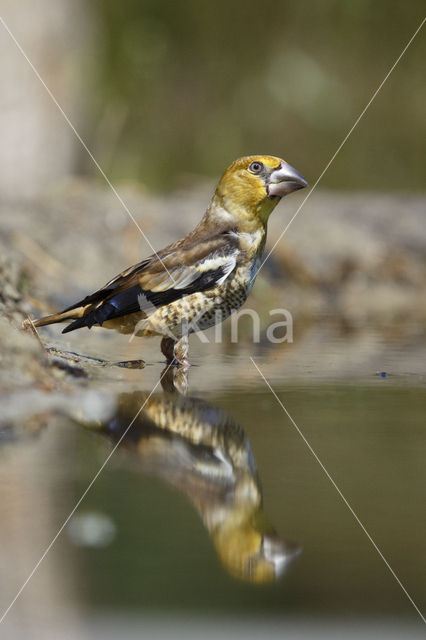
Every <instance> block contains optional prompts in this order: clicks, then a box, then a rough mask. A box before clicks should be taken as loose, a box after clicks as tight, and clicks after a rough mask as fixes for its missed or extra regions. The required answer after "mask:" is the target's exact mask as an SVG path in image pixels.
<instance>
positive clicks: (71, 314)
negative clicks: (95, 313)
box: [24, 307, 84, 327]
mask: <svg viewBox="0 0 426 640" xmlns="http://www.w3.org/2000/svg"><path fill="white" fill-rule="evenodd" d="M83 315H84V307H78V308H77V309H70V310H69V311H63V312H62V313H53V314H52V315H50V316H44V317H43V318H39V319H38V320H35V321H34V322H33V324H34V326H35V327H44V325H46V324H55V323H56V322H65V320H78V319H79V318H82V317H83ZM27 322H29V321H28V320H25V321H24V324H25V323H27Z"/></svg>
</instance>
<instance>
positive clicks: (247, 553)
mask: <svg viewBox="0 0 426 640" xmlns="http://www.w3.org/2000/svg"><path fill="white" fill-rule="evenodd" d="M178 375H179V376H180V378H179V380H177V378H176V371H175V370H173V369H170V368H169V369H168V370H166V371H165V373H163V376H162V386H163V390H164V391H163V392H162V393H159V394H155V395H152V396H151V397H148V394H147V393H143V392H134V393H122V394H120V396H119V398H118V403H117V408H116V411H115V413H114V415H113V417H112V418H111V419H110V420H109V421H108V422H105V423H103V424H102V427H101V430H102V433H103V434H105V435H107V436H108V437H109V438H111V439H112V440H113V441H114V442H118V441H119V440H120V438H123V439H122V441H121V442H120V448H121V449H123V448H126V449H128V450H129V451H132V452H134V453H135V454H136V455H137V457H138V462H139V463H140V465H141V468H142V470H143V471H144V472H145V473H148V474H150V475H155V476H157V477H160V478H161V479H162V480H164V481H166V482H167V483H169V484H170V485H172V486H173V487H175V488H176V489H178V490H179V491H181V492H182V493H184V494H185V495H186V496H187V497H188V498H189V499H190V500H191V502H192V503H193V505H194V506H195V508H196V509H197V511H198V513H199V515H200V517H201V519H202V521H203V523H204V525H205V527H206V529H207V531H208V533H209V535H210V537H211V540H212V542H213V545H214V547H215V549H216V552H217V554H218V556H219V558H220V561H221V563H222V564H223V566H224V567H225V568H226V569H227V571H228V572H229V573H230V574H231V575H233V576H234V577H237V578H240V579H242V580H246V581H250V582H253V583H266V582H271V581H274V580H276V579H277V578H279V577H280V576H281V575H282V574H283V573H284V571H285V569H286V568H287V566H288V564H289V563H290V561H291V560H292V559H294V558H295V557H296V556H297V555H298V554H299V552H300V547H299V546H298V545H297V544H295V543H292V542H289V541H287V540H283V539H281V538H279V537H278V536H277V534H276V533H275V531H274V529H273V527H272V526H271V524H270V523H269V521H268V520H267V518H266V516H265V513H264V511H263V506H262V491H261V487H260V482H259V477H258V474H257V469H256V462H255V460H254V457H253V453H252V451H251V447H250V443H249V440H248V438H247V436H246V435H245V433H244V431H243V429H242V428H241V426H240V425H239V424H237V423H236V422H235V421H234V420H233V419H232V418H231V417H230V416H229V415H228V414H227V413H226V412H225V411H223V410H221V409H219V408H217V407H215V406H214V405H212V404H210V403H208V402H205V401H204V400H201V399H198V398H191V397H187V396H185V395H182V394H181V393H179V392H178V391H177V389H176V387H178V388H180V389H182V387H184V388H185V387H186V379H185V378H182V376H185V374H184V373H183V372H182V371H180V372H179V374H178ZM144 403H145V406H144V408H143V409H142V411H140V413H139V415H138V416H137V418H136V419H135V421H134V422H133V424H132V426H131V428H130V429H129V430H128V431H127V433H126V435H125V436H124V437H123V434H124V432H125V431H126V429H127V428H128V426H129V424H130V422H131V420H132V419H133V418H134V416H135V414H136V413H137V412H138V411H139V409H140V408H141V406H142V405H143V404H144Z"/></svg>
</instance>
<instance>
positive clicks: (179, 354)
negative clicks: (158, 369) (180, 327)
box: [173, 334, 190, 369]
mask: <svg viewBox="0 0 426 640" xmlns="http://www.w3.org/2000/svg"><path fill="white" fill-rule="evenodd" d="M188 349H189V340H188V335H187V334H185V335H183V336H182V338H181V339H180V340H178V341H177V342H176V343H175V345H174V348H173V353H174V356H175V359H176V360H177V362H178V364H180V365H182V366H183V367H184V368H185V369H187V368H188V367H189V366H190V364H189V362H188V360H187V359H186V356H187V355H188Z"/></svg>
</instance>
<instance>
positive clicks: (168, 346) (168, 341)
mask: <svg viewBox="0 0 426 640" xmlns="http://www.w3.org/2000/svg"><path fill="white" fill-rule="evenodd" d="M175 344H176V340H173V338H166V337H164V338H163V339H162V340H161V353H162V354H163V356H166V358H167V362H173V360H174V359H175V354H174V346H175Z"/></svg>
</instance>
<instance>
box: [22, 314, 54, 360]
mask: <svg viewBox="0 0 426 640" xmlns="http://www.w3.org/2000/svg"><path fill="white" fill-rule="evenodd" d="M26 315H27V318H26V320H24V321H23V323H22V328H23V329H25V330H26V329H31V331H32V333H33V335H35V337H36V339H37V340H38V343H39V344H40V346H41V348H42V349H43V351H44V352H45V353H46V354H48V349H47V348H46V346H45V345H44V343H43V341H42V339H41V338H40V335H39V332H38V331H37V328H36V326H35V324H34V322H33V321H32V320H31V318H30V316H29V315H28V313H27V314H26Z"/></svg>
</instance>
